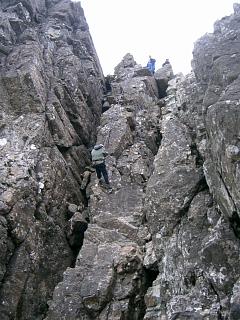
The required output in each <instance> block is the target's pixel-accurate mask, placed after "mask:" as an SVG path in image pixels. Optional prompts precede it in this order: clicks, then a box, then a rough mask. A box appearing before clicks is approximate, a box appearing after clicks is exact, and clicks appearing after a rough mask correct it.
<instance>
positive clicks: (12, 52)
mask: <svg viewBox="0 0 240 320" xmlns="http://www.w3.org/2000/svg"><path fill="white" fill-rule="evenodd" d="M0 65H1V69H0V110H1V112H0V114H1V115H0V150H1V153H0V156H1V161H0V172H1V173H0V176H1V179H0V214H1V215H0V253H1V259H0V281H1V287H0V297H1V302H0V314H1V316H0V318H1V319H40V318H41V315H42V314H44V313H45V312H46V308H47V300H48V299H50V297H51V295H52V290H53V288H54V287H55V285H56V284H57V283H58V282H59V281H60V279H61V278H62V273H63V271H64V270H65V269H66V267H67V266H70V265H71V264H72V263H73V262H74V259H75V256H74V254H75V253H74V252H75V250H73V249H72V248H71V246H70V245H69V241H68V239H67V236H66V231H67V227H68V223H67V221H68V219H69V216H68V210H67V203H68V202H70V203H77V204H78V206H80V207H81V210H83V209H84V206H85V205H86V198H85V195H84V194H83V193H82V191H81V190H80V185H81V183H82V177H81V174H82V173H83V171H84V168H85V166H86V165H88V164H89V163H90V161H89V151H88V149H87V148H88V147H89V145H91V144H92V143H93V142H94V141H95V135H96V133H95V131H96V130H95V127H96V126H97V123H98V121H99V116H100V114H101V99H102V90H103V88H102V84H103V81H104V79H103V74H102V71H101V66H100V65H99V62H98V58H97V55H96V52H95V49H94V46H93V43H92V40H91V36H90V34H89V31H88V25H87V23H86V20H85V17H84V14H83V10H82V8H81V7H80V5H79V4H76V3H71V1H60V0H59V1H54V0H46V1H45V0H38V1H33V0H32V1H25V0H22V1H17V0H3V1H1V3H0ZM80 238H81V236H80Z"/></svg>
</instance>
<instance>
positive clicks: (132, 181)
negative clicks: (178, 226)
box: [46, 54, 160, 320]
mask: <svg viewBox="0 0 240 320" xmlns="http://www.w3.org/2000/svg"><path fill="white" fill-rule="evenodd" d="M144 73H145V74H146V75H144ZM157 96H158V88H157V84H156V81H155V79H154V78H153V77H152V76H151V74H150V72H148V71H146V70H144V69H142V68H139V67H138V66H137V65H136V62H135V61H134V60H133V57H132V56H131V55H129V54H128V55H126V56H125V57H124V59H123V61H122V62H121V63H120V64H119V65H118V67H117V68H116V73H115V77H114V80H113V82H112V95H109V96H108V100H109V101H111V102H112V106H111V108H110V109H109V110H108V111H106V112H105V113H104V114H103V116H102V119H101V124H100V126H99V128H98V143H104V144H105V147H106V149H107V150H108V152H109V154H110V155H109V157H108V158H107V167H108V171H109V176H110V180H111V185H112V190H111V191H109V190H106V189H104V188H102V187H100V185H99V184H98V181H97V179H96V177H95V175H93V176H92V179H91V183H90V184H89V185H88V187H87V191H86V192H87V195H88V197H89V201H88V210H89V219H90V223H89V225H88V229H87V231H86V232H85V236H84V243H83V247H82V249H81V251H80V253H79V255H78V258H77V262H76V265H75V268H68V269H67V270H66V272H65V273H64V278H63V282H61V283H59V284H58V286H57V287H56V288H55V291H54V295H53V301H52V302H51V304H50V310H49V312H48V316H47V318H46V319H47V320H53V319H69V320H70V319H102V320H104V319H111V320H114V319H132V320H134V319H143V316H144V313H145V303H144V295H145V293H146V290H147V288H148V286H149V282H151V279H150V278H151V277H149V278H148V277H147V275H146V269H145V266H144V261H143V260H144V247H145V244H146V243H147V242H148V241H149V239H150V234H149V232H148V228H147V226H146V225H145V224H144V221H145V212H144V199H145V191H146V182H147V180H148V179H149V177H150V175H151V173H152V169H153V166H152V165H153V159H154V154H155V152H156V150H157V149H158V145H159V143H160V133H159V128H158V120H159V117H160V107H159V105H158V104H157V103H156V102H157V101H158V99H157Z"/></svg>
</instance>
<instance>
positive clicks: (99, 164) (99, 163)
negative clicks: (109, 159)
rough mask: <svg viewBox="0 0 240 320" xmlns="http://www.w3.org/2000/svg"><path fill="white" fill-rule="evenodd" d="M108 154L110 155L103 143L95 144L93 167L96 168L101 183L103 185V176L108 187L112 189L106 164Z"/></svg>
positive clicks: (92, 152) (92, 154)
mask: <svg viewBox="0 0 240 320" xmlns="http://www.w3.org/2000/svg"><path fill="white" fill-rule="evenodd" d="M107 155H108V152H107V151H106V150H105V149H104V146H103V145H102V144H97V145H95V146H94V148H93V149H92V151H91V156H92V164H93V167H94V168H95V169H96V173H97V177H98V180H99V183H100V184H101V185H102V179H101V178H102V176H103V178H104V180H105V184H106V187H107V189H111V187H110V183H109V179H108V173H107V169H106V165H105V158H106V156H107Z"/></svg>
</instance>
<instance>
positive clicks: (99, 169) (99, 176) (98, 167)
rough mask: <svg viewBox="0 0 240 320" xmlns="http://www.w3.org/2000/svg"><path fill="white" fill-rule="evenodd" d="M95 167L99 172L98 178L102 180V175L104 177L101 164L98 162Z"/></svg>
mask: <svg viewBox="0 0 240 320" xmlns="http://www.w3.org/2000/svg"><path fill="white" fill-rule="evenodd" d="M95 169H96V173H97V177H98V180H100V179H101V177H102V173H101V164H97V165H96V166H95Z"/></svg>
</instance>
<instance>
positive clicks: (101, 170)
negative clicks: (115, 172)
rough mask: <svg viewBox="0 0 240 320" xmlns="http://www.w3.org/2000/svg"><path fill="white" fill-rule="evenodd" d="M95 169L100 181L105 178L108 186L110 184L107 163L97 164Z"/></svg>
mask: <svg viewBox="0 0 240 320" xmlns="http://www.w3.org/2000/svg"><path fill="white" fill-rule="evenodd" d="M95 169H96V173H97V177H98V179H99V180H100V179H101V177H102V175H103V178H104V180H105V182H106V184H109V180H108V173H107V169H106V165H105V163H100V164H96V165H95Z"/></svg>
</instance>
